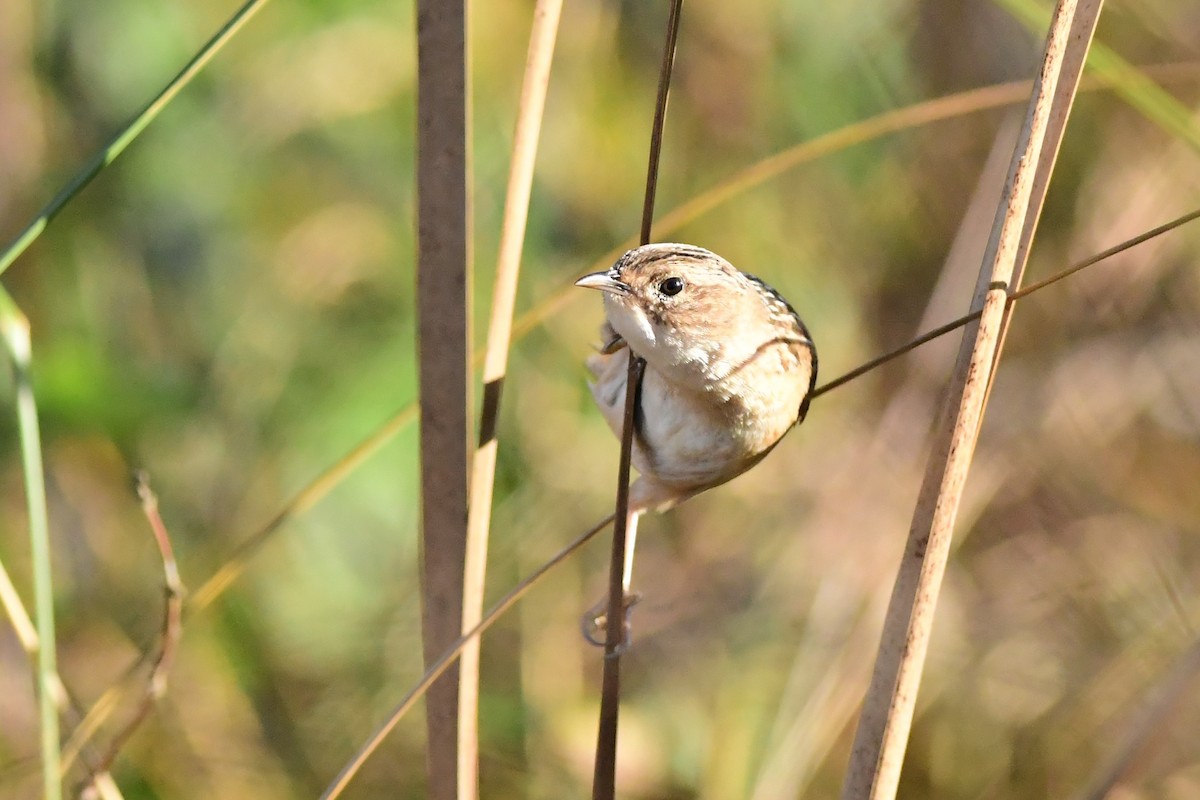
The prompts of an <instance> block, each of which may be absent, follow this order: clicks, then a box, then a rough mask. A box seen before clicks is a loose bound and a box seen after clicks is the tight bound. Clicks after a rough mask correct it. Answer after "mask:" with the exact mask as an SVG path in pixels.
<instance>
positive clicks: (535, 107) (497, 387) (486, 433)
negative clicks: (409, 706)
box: [458, 0, 562, 800]
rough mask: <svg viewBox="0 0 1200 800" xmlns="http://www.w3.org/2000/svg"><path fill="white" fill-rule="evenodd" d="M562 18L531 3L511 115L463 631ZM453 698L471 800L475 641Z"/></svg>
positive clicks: (472, 601)
mask: <svg viewBox="0 0 1200 800" xmlns="http://www.w3.org/2000/svg"><path fill="white" fill-rule="evenodd" d="M561 16H562V0H538V3H537V6H536V7H535V8H534V10H533V27H532V30H531V31H530V34H529V54H528V56H527V57H526V61H525V80H524V83H523V84H522V86H521V100H520V104H519V105H518V107H517V128H516V132H515V134H514V135H513V154H512V162H511V164H510V165H509V173H508V194H507V196H506V197H505V201H504V221H503V223H502V225H501V229H500V252H499V255H498V257H497V260H496V279H495V284H494V287H493V290H492V316H491V322H490V323H489V326H488V340H487V347H486V352H485V354H484V362H483V409H482V411H481V412H480V421H479V446H478V447H477V448H476V450H475V456H474V459H473V461H472V463H471V489H470V491H471V495H470V507H469V512H468V516H467V551H466V563H465V564H464V566H463V620H462V630H463V632H466V631H468V630H470V629H471V628H473V627H475V626H476V625H477V624H478V623H479V620H480V618H481V617H482V615H483V593H484V584H485V582H486V577H487V554H488V531H489V527H490V523H491V518H492V490H493V488H494V486H495V479H496V450H497V447H498V440H497V434H496V425H497V418H498V416H499V414H500V395H501V393H502V391H503V388H504V376H505V373H506V372H507V370H508V348H509V344H510V343H511V341H512V320H513V309H514V306H515V305H516V297H517V278H518V276H519V275H520V271H521V250H522V248H523V246H524V244H525V226H526V220H527V219H528V216H529V195H530V192H531V188H532V186H533V166H534V161H535V160H536V157H537V146H538V138H539V136H540V134H541V129H542V115H543V112H544V110H545V107H546V88H547V86H548V85H549V83H550V65H551V62H552V61H553V59H554V41H555V39H556V38H557V36H558V22H559V19H560V17H561ZM459 680H460V685H459V695H458V793H459V797H461V798H462V799H463V800H471V799H472V798H474V797H476V796H477V795H478V793H479V786H478V784H479V640H478V639H471V640H469V641H468V642H467V644H466V646H465V647H464V648H463V652H462V656H460V658H459Z"/></svg>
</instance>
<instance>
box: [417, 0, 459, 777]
mask: <svg viewBox="0 0 1200 800" xmlns="http://www.w3.org/2000/svg"><path fill="white" fill-rule="evenodd" d="M466 11H467V8H466V0H418V2H417V306H418V308H417V316H418V323H417V333H418V346H419V351H420V352H419V360H420V369H419V372H420V385H421V600H422V608H421V613H422V638H423V644H424V651H425V663H426V665H429V664H431V663H433V662H434V661H436V660H437V659H438V657H439V656H441V654H442V652H443V651H444V650H446V649H447V648H448V647H450V646H451V645H452V644H453V643H454V642H455V641H456V640H457V639H458V637H459V635H460V634H461V633H462V603H463V563H464V561H465V549H466V540H467V478H468V448H469V444H468V443H469V441H470V437H469V427H470V424H469V422H468V417H467V413H468V408H469V407H470V406H469V403H468V400H469V397H468V382H467V381H468V370H469V346H470V345H469V342H470V336H469V328H468V325H469V323H468V320H469V319H470V315H469V298H470V285H471V279H470V258H471V253H470V207H469V203H470V199H469V184H468V176H469V172H468V149H467V130H468V127H467V102H468V98H467V50H466V42H467V18H466ZM426 727H427V730H428V737H429V738H428V754H427V769H428V776H429V794H428V796H429V797H430V798H431V799H432V800H454V798H455V797H456V796H457V780H458V755H457V753H458V730H457V729H458V669H457V667H454V668H451V669H450V670H448V671H447V673H446V674H445V675H444V676H443V677H442V678H441V679H440V680H439V681H438V682H437V683H436V684H434V686H432V687H431V688H430V690H429V696H428V699H427V701H426Z"/></svg>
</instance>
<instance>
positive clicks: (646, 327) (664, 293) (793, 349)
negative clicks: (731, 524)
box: [575, 244, 817, 513]
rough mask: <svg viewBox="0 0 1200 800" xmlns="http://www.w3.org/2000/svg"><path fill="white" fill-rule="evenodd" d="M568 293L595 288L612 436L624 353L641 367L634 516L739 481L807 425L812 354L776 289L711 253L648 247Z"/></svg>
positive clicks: (598, 362)
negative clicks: (600, 302) (600, 305)
mask: <svg viewBox="0 0 1200 800" xmlns="http://www.w3.org/2000/svg"><path fill="white" fill-rule="evenodd" d="M575 285H576V286H584V287H587V288H591V289H599V290H601V291H602V292H604V309H605V316H606V320H605V322H604V325H603V327H602V328H601V335H602V336H603V341H604V345H603V346H602V348H601V350H600V352H599V353H597V354H596V355H594V356H592V357H591V358H590V359H588V368H589V369H590V370H591V372H592V374H593V375H594V376H595V379H596V381H595V383H593V384H592V385H591V388H592V396H593V397H594V398H595V400H596V403H597V405H599V406H600V411H601V413H602V414H603V415H604V418H605V420H607V422H608V425H609V427H610V428H612V430H613V432H614V433H616V434H617V436H620V435H621V426H622V422H623V409H624V403H625V384H626V380H627V369H628V364H629V353H630V350H632V351H633V352H634V353H636V354H637V355H639V356H641V357H642V358H644V359H645V360H646V372H645V377H644V378H643V380H642V389H641V396H640V398H639V401H640V404H639V407H638V409H637V412H638V413H637V414H636V416H635V428H634V447H633V465H634V467H636V468H637V471H638V472H639V473H640V477H639V478H638V480H637V481H636V482H635V483H634V484H633V486H632V487H631V489H630V508H631V511H633V512H635V513H640V512H642V511H645V510H648V509H652V508H657V509H664V508H669V507H671V506H673V505H676V504H677V503H680V502H682V501H684V500H686V499H688V498H689V497H693V496H695V495H697V494H699V493H700V492H703V491H704V490H706V489H711V488H712V487H714V486H718V485H720V484H722V483H725V482H726V481H728V480H730V479H732V478H735V477H737V476H738V475H740V474H742V473H743V472H745V471H746V470H748V469H750V468H751V467H753V466H754V465H755V464H757V463H758V462H759V461H761V460H762V459H763V457H764V456H766V455H767V453H769V452H770V451H771V449H772V448H773V447H775V445H776V444H777V443H778V442H779V440H780V439H781V438H782V437H783V435H784V434H785V433H787V431H788V430H789V429H790V428H791V427H792V426H793V425H795V424H797V423H799V422H801V421H803V420H804V416H805V414H806V413H807V412H808V404H809V400H810V398H811V397H812V391H813V387H814V386H815V384H816V379H817V351H816V348H815V347H814V345H813V341H812V337H811V336H809V333H808V329H807V328H805V327H804V323H803V322H801V320H800V317H799V315H797V314H796V311H795V310H794V309H793V308H792V307H791V305H789V304H788V302H787V301H786V300H784V299H783V297H781V296H780V294H779V293H778V292H776V291H775V290H774V289H772V288H771V287H770V286H768V285H767V284H765V283H763V282H762V281H761V280H759V279H758V278H755V277H754V276H753V275H747V274H746V273H744V272H741V271H739V270H737V269H736V268H734V266H733V265H732V264H730V263H729V262H728V261H726V260H725V259H723V258H721V257H720V256H719V255H717V254H716V253H713V252H711V251H709V250H705V249H704V248H702V247H695V246H693V245H687V244H648V245H644V246H642V247H639V248H637V249H635V250H630V251H629V252H627V253H626V254H625V255H623V256H622V257H621V258H620V259H619V260H618V261H617V263H616V264H614V265H613V266H612V268H611V269H609V270H607V271H605V272H595V273H592V274H591V275H585V276H584V277H582V278H580V279H579V280H578V281H576V284H575Z"/></svg>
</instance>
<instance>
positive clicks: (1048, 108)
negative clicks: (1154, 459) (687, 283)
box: [842, 0, 1099, 800]
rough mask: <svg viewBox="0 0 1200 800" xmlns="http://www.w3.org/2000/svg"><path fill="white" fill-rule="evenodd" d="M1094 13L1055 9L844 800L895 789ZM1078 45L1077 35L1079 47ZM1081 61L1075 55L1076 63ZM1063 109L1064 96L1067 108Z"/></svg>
mask: <svg viewBox="0 0 1200 800" xmlns="http://www.w3.org/2000/svg"><path fill="white" fill-rule="evenodd" d="M1098 14H1099V4H1097V5H1096V6H1095V7H1090V8H1088V9H1085V10H1084V11H1082V12H1077V4H1076V3H1075V2H1074V0H1062V2H1060V3H1059V4H1058V6H1057V8H1056V9H1055V14H1054V18H1053V20H1052V22H1051V26H1050V32H1049V35H1048V37H1047V40H1046V47H1045V52H1044V54H1043V59H1042V67H1041V71H1040V73H1039V76H1038V78H1037V80H1036V81H1035V86H1034V92H1033V96H1032V98H1031V100H1030V104H1029V110H1028V113H1027V117H1026V122H1025V125H1024V126H1023V128H1022V131H1021V134H1020V137H1019V139H1018V144H1017V148H1016V150H1015V152H1014V154H1013V160H1012V165H1011V167H1010V170H1009V178H1008V181H1007V184H1006V187H1005V196H1004V198H1003V200H1002V202H1001V205H1000V208H999V210H998V212H997V215H996V222H995V225H994V227H993V230H992V236H991V238H990V240H989V243H988V248H987V251H986V253H985V256H984V262H983V267H982V269H981V271H980V277H979V282H978V284H977V286H976V292H975V298H974V300H973V302H972V305H973V306H975V307H976V308H979V309H980V311H981V316H980V319H979V321H978V323H976V324H975V325H973V326H970V327H968V329H967V331H966V333H965V335H964V337H963V345H962V348H961V349H960V351H959V358H958V363H957V365H956V367H955V372H954V376H953V378H952V379H951V386H950V392H949V396H950V397H951V398H952V400H951V403H952V404H953V406H954V409H953V411H952V412H951V413H949V414H946V415H945V416H944V417H943V421H942V424H941V427H940V430H939V432H938V433H937V435H936V438H935V444H934V447H933V451H932V454H931V457H930V461H929V466H928V469H927V470H926V473H925V480H924V481H923V484H922V487H921V492H920V496H919V497H918V500H917V505H916V509H915V511H914V513H913V522H912V527H911V529H910V532H909V539H908V544H907V545H906V547H905V553H904V557H903V560H902V562H901V565H900V571H899V574H898V576H897V578H896V584H895V587H894V589H893V593H892V597H891V600H890V602H889V606H888V611H887V616H886V619H885V622H884V629H883V635H882V640H881V642H880V646H879V654H878V656H877V659H876V664H875V670H874V673H873V675H872V679H871V684H870V687H869V688H868V690H867V696H866V700H865V702H864V707H863V712H862V717H861V718H860V720H859V725H858V730H857V732H856V734H855V739H854V746H853V750H852V753H851V758H850V765H849V768H848V771H847V775H846V780H845V784H844V785H843V791H842V796H843V798H846V800H859V798H872V799H873V800H890V798H893V797H895V795H896V789H897V787H898V785H899V780H900V770H901V767H902V765H903V759H904V751H905V747H906V745H907V741H908V734H909V730H910V729H911V725H912V718H913V713H914V710H915V706H916V696H917V690H918V687H919V685H920V677H921V672H922V669H923V666H924V659H925V654H926V652H927V650H928V645H929V636H930V633H931V631H932V622H933V613H934V610H935V608H936V605H937V598H938V593H939V590H940V586H941V580H942V576H943V575H944V573H945V567H946V560H947V558H948V556H949V551H950V540H951V533H952V530H953V525H954V520H955V517H956V515H957V512H958V507H959V503H960V502H961V499H962V491H963V488H964V486H965V484H966V476H967V472H968V470H969V468H970V464H971V457H972V455H973V453H974V448H975V444H976V441H977V438H978V433H979V423H980V420H981V419H982V416H983V409H984V403H985V402H986V394H987V386H988V382H989V380H990V375H991V373H992V370H993V368H994V359H995V357H996V348H997V343H998V339H999V334H1000V329H1001V325H1002V322H1003V318H1004V312H1005V308H1006V305H1007V294H1008V292H1009V291H1010V288H1011V287H1012V286H1013V283H1012V281H1013V280H1014V277H1019V272H1018V271H1017V270H1016V265H1015V262H1016V259H1017V258H1018V256H1019V255H1020V251H1021V241H1022V238H1023V236H1024V232H1025V230H1026V229H1027V228H1028V227H1030V226H1032V224H1033V223H1031V222H1030V221H1029V214H1030V204H1031V197H1032V194H1033V191H1034V184H1035V175H1036V173H1037V170H1038V168H1039V164H1040V162H1041V161H1042V160H1043V159H1044V158H1049V159H1051V160H1053V157H1054V155H1053V150H1054V149H1055V148H1056V146H1057V144H1058V143H1057V142H1055V141H1052V142H1050V143H1049V144H1050V149H1049V150H1044V145H1045V144H1046V136H1047V131H1048V129H1049V128H1050V127H1051V124H1052V123H1051V117H1052V111H1053V109H1054V108H1056V107H1060V106H1061V105H1062V103H1063V102H1064V101H1063V100H1061V99H1059V97H1058V96H1059V86H1060V83H1061V86H1062V87H1063V91H1064V92H1067V93H1069V94H1072V95H1073V94H1074V91H1075V88H1076V85H1077V80H1078V78H1077V76H1071V75H1068V76H1067V77H1066V79H1065V80H1064V79H1063V77H1062V76H1063V70H1064V67H1065V66H1066V62H1067V54H1068V51H1069V50H1070V49H1072V48H1071V42H1072V37H1073V36H1074V35H1076V34H1077V33H1078V32H1079V31H1081V30H1082V31H1089V32H1090V31H1091V30H1092V29H1093V28H1094V25H1095V22H1094V20H1089V19H1088V17H1089V15H1090V16H1092V17H1094V16H1095V15H1098ZM1090 38H1091V37H1090V33H1088V34H1087V35H1086V37H1085V38H1084V39H1083V40H1082V42H1081V44H1082V46H1083V47H1084V49H1085V51H1086V46H1087V43H1088V42H1089V41H1090ZM1079 44H1080V43H1079V42H1078V41H1077V43H1076V46H1078V45H1079ZM1081 64H1082V60H1081V59H1080V60H1079V61H1078V62H1077V65H1076V68H1077V69H1078V68H1079V65H1081ZM1069 106H1070V104H1069V101H1067V102H1066V108H1069ZM1034 211H1035V212H1036V208H1035V209H1034Z"/></svg>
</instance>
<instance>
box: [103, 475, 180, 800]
mask: <svg viewBox="0 0 1200 800" xmlns="http://www.w3.org/2000/svg"><path fill="white" fill-rule="evenodd" d="M137 493H138V499H139V500H140V501H141V504H142V513H144V514H145V515H146V521H147V522H148V523H149V524H150V530H151V532H152V533H153V534H154V543H155V545H157V547H158V554H159V556H160V557H161V558H162V565H163V586H164V590H165V594H166V603H165V605H164V607H163V622H162V644H161V645H160V646H159V650H158V655H157V656H156V657H155V659H154V665H153V666H152V667H151V668H150V674H149V675H148V676H147V677H146V688H145V691H144V693H143V696H142V699H141V702H139V703H138V706H137V708H136V710H135V711H134V713H133V715H132V716H131V717H130V718H129V720H128V721H127V722H126V723H125V725H124V726H123V727H122V728H121V729H120V730H119V731H117V734H116V735H115V736H114V737H113V740H112V742H111V743H110V744H109V747H108V750H107V751H106V752H105V754H104V755H103V756H102V757H101V758H100V760H99V762H97V764H96V765H95V767H93V768H92V776H91V778H90V779H89V784H88V790H90V791H94V792H96V793H98V794H99V795H100V796H105V793H106V792H107V791H108V789H107V788H106V787H105V786H104V784H105V783H106V782H107V781H108V780H109V779H108V771H109V770H110V769H111V768H112V765H113V763H114V762H115V761H116V760H117V756H118V755H120V753H121V748H123V747H124V746H125V743H126V742H128V741H129V739H130V737H132V736H133V734H134V733H135V732H136V731H137V729H138V728H139V727H140V726H141V724H142V722H143V721H144V720H145V719H146V717H148V716H149V715H150V712H151V711H152V710H153V708H154V705H155V703H157V702H158V700H159V699H160V698H161V697H162V696H163V695H164V694H166V691H167V676H168V675H169V674H170V672H171V665H172V664H174V663H175V654H176V652H177V651H178V649H179V639H180V636H182V634H183V595H184V588H183V582H182V581H181V580H180V578H179V566H178V565H177V564H176V562H175V550H174V548H173V547H172V546H171V537H170V534H169V533H168V532H167V526H166V525H165V524H164V523H163V520H162V516H161V515H160V514H159V512H158V497H157V496H156V495H155V494H154V491H153V490H152V489H151V488H150V479H149V476H148V475H146V473H144V472H140V471H139V472H138V474H137Z"/></svg>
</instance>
